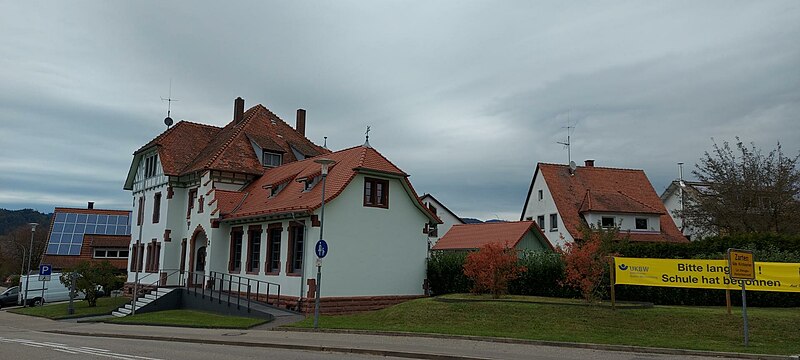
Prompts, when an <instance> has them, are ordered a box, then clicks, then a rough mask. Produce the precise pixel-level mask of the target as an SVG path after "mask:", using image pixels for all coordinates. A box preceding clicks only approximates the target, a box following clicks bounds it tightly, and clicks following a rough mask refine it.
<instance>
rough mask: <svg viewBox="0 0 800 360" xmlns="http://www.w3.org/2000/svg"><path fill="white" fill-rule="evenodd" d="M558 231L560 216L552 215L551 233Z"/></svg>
mask: <svg viewBox="0 0 800 360" xmlns="http://www.w3.org/2000/svg"><path fill="white" fill-rule="evenodd" d="M557 230H558V214H550V231H557Z"/></svg>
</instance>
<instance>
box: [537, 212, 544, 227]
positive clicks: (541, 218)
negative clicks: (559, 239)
mask: <svg viewBox="0 0 800 360" xmlns="http://www.w3.org/2000/svg"><path fill="white" fill-rule="evenodd" d="M536 224H537V225H539V229H542V230H544V215H539V216H537V217H536Z"/></svg>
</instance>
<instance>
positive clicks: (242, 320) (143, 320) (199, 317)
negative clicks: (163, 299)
mask: <svg viewBox="0 0 800 360" xmlns="http://www.w3.org/2000/svg"><path fill="white" fill-rule="evenodd" d="M105 322H108V323H112V324H131V325H159V326H180V327H194V328H220V329H249V328H251V327H253V326H256V325H261V324H263V323H266V322H267V320H264V319H254V318H247V317H240V316H226V315H220V314H215V313H210V312H204V311H196V310H165V311H156V312H150V313H144V314H136V315H132V316H126V317H121V318H114V319H110V320H106V321H105Z"/></svg>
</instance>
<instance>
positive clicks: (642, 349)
mask: <svg viewBox="0 0 800 360" xmlns="http://www.w3.org/2000/svg"><path fill="white" fill-rule="evenodd" d="M269 331H285V332H311V333H313V332H322V333H332V334H357V335H380V336H405V337H426V338H434V339H450V340H471V341H484V342H493V343H505V344H520V345H538V346H554V347H566V348H577V349H590V350H605V351H620V352H637V353H648V354H663V355H683V356H706V357H727V358H737V359H763V360H798V356H797V355H770V354H747V353H736V352H724V351H705V350H687V349H670V348H658V347H646V346H634V345H609V344H591V343H575V342H566V341H549V340H525V339H513V338H499V337H487V336H473V335H446V334H432V333H411V332H402V331H373V330H339V329H317V330H314V329H305V328H282V327H278V328H274V329H270V330H269Z"/></svg>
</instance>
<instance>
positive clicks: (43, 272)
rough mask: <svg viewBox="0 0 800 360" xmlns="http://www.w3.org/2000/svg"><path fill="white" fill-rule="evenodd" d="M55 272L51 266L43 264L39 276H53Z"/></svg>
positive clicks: (40, 266)
mask: <svg viewBox="0 0 800 360" xmlns="http://www.w3.org/2000/svg"><path fill="white" fill-rule="evenodd" d="M52 272H53V267H52V266H50V264H42V265H39V275H48V276H49V275H51V274H52Z"/></svg>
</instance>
